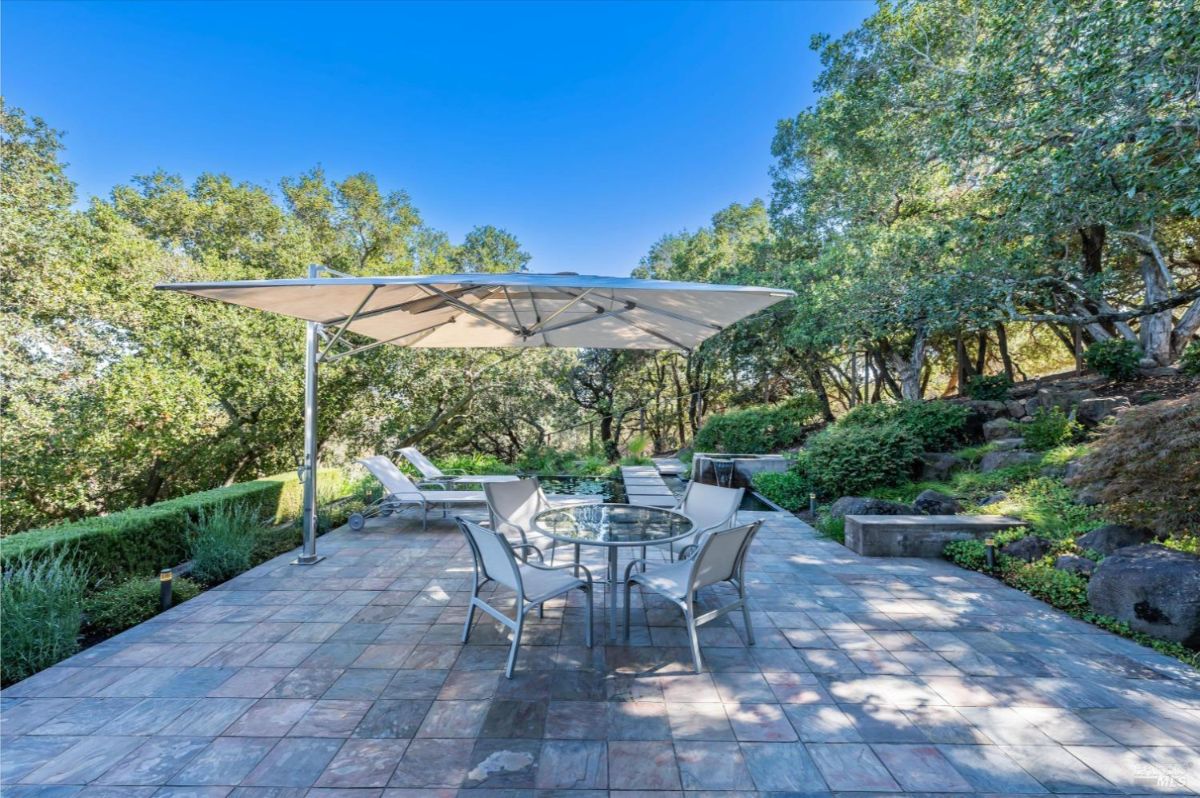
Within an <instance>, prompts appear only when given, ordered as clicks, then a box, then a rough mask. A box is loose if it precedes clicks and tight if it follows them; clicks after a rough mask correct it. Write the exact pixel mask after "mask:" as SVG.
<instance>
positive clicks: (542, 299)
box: [156, 266, 793, 565]
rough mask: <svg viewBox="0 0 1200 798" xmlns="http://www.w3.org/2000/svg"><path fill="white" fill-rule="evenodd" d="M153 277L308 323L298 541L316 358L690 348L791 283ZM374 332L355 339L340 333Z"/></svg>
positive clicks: (309, 482)
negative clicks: (381, 349)
mask: <svg viewBox="0 0 1200 798" xmlns="http://www.w3.org/2000/svg"><path fill="white" fill-rule="evenodd" d="M156 288H159V289H162V290H166V291H181V292H183V293H188V294H194V295H196V296H200V297H205V298H207V299H217V300H221V301H223V302H228V303H230V304H234V305H244V306H246V307H251V308H256V309H258V310H265V311H268V312H271V313H278V314H280V315H283V316H291V317H293V318H297V319H304V320H305V321H306V322H308V329H307V334H306V339H305V341H306V347H305V363H304V463H303V466H302V469H301V472H302V474H303V478H304V509H303V517H304V549H303V551H302V553H301V555H300V557H299V559H298V560H297V561H296V562H297V563H298V564H301V565H311V564H313V563H315V562H317V561H319V560H320V559H321V558H320V557H318V556H317V544H316V517H317V507H316V495H317V468H316V449H317V366H318V364H320V363H323V362H331V361H334V360H337V359H339V358H343V357H348V356H350V355H353V354H357V353H359V352H363V351H366V350H367V349H372V348H374V347H376V346H381V345H383V344H391V345H393V346H414V347H428V348H494V347H546V346H553V347H568V348H587V349H675V350H679V351H684V352H687V351H691V350H692V349H694V348H695V347H696V346H697V345H699V344H700V343H701V342H702V341H703V340H704V339H706V338H708V337H709V336H712V335H714V334H716V333H718V332H720V331H721V330H723V329H724V328H726V327H728V326H729V325H731V324H733V323H735V322H737V321H739V320H740V319H743V318H745V317H746V316H749V315H750V314H752V313H756V312H757V311H759V310H762V309H763V308H765V307H768V306H770V305H773V304H775V303H776V302H779V301H780V300H782V299H786V298H788V297H790V296H793V293H792V292H791V291H786V290H782V289H777V288H755V287H751V286H742V285H711V284H708V283H676V282H665V281H661V280H636V279H632V278H621V277H588V276H581V275H576V274H526V273H521V274H445V275H419V276H413V277H354V276H351V275H345V274H342V273H340V272H335V271H333V270H332V269H328V268H326V267H324V266H310V267H309V276H308V277H306V278H300V279H290V280H242V281H236V282H221V283H167V284H163V285H158V286H156ZM347 332H350V333H354V334H355V335H356V336H361V337H362V338H367V339H371V340H370V342H369V343H357V344H354V343H351V342H350V341H348V340H347V339H346V337H345V335H346V333H347Z"/></svg>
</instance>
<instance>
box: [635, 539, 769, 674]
mask: <svg viewBox="0 0 1200 798" xmlns="http://www.w3.org/2000/svg"><path fill="white" fill-rule="evenodd" d="M761 525H762V522H761V521H755V522H754V523H753V524H747V525H746V526H739V527H734V528H733V529H722V530H718V531H715V532H709V533H708V534H707V535H705V536H704V537H703V538H701V539H700V542H699V543H698V544H693V545H691V546H686V547H684V548H683V549H682V550H681V551H680V552H679V556H680V559H679V560H678V561H677V562H673V563H670V564H667V565H660V566H657V567H651V568H649V569H648V570H644V571H642V572H641V573H634V570H635V569H636V568H637V567H638V566H639V565H642V566H643V567H644V561H642V560H634V561H633V562H631V563H629V565H628V566H627V567H626V568H625V639H626V640H628V639H629V598H630V591H631V590H632V589H633V586H634V584H637V585H640V586H641V587H642V589H643V590H652V591H654V592H655V593H658V594H659V595H660V596H665V597H666V598H668V599H670V601H671V602H672V603H673V604H675V605H676V606H678V607H679V608H680V609H681V610H683V620H684V624H685V625H686V626H687V630H688V639H689V640H690V641H691V644H692V661H693V663H695V665H696V673H700V672H702V671H703V670H704V664H703V662H701V660H700V639H699V637H697V635H696V627H698V626H702V625H704V624H706V623H708V622H709V621H714V620H716V619H717V618H720V617H723V616H725V615H727V614H729V613H731V612H733V611H734V610H739V609H740V610H741V611H742V618H743V619H744V620H745V622H746V640H747V642H748V643H749V644H750V645H754V627H753V626H751V625H750V608H749V607H748V606H747V604H746V553H747V552H748V551H749V550H750V544H751V543H752V542H753V541H754V536H755V535H756V534H758V528H759V526H761ZM720 582H729V583H731V584H732V585H733V586H734V587H736V588H737V592H738V598H737V601H734V602H731V603H729V604H726V605H725V606H723V607H719V608H718V609H715V610H711V611H709V612H706V613H705V614H703V615H701V616H699V617H697V616H696V593H697V592H698V591H699V590H701V589H702V588H706V587H708V586H710V585H715V584H718V583H720Z"/></svg>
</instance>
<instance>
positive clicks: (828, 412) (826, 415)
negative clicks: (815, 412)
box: [804, 363, 834, 423]
mask: <svg viewBox="0 0 1200 798" xmlns="http://www.w3.org/2000/svg"><path fill="white" fill-rule="evenodd" d="M804 373H805V376H806V377H808V384H809V385H810V386H812V389H813V393H815V394H816V395H817V401H818V402H820V403H821V418H823V419H825V420H826V421H828V422H830V423H832V422H833V420H834V415H833V408H832V407H830V405H829V392H828V391H826V390H825V380H824V378H823V377H822V376H821V369H820V368H818V367H817V365H816V364H815V363H807V364H806V365H805V366H804Z"/></svg>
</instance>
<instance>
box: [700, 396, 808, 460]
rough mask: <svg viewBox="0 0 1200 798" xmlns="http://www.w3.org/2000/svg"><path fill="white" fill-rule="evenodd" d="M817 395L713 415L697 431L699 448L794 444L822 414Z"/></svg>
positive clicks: (763, 448) (740, 449)
mask: <svg viewBox="0 0 1200 798" xmlns="http://www.w3.org/2000/svg"><path fill="white" fill-rule="evenodd" d="M820 414H821V408H820V405H818V404H817V400H816V397H815V396H813V395H811V394H801V395H800V396H796V397H792V398H791V399H788V400H786V401H783V402H780V403H779V404H775V405H755V406H752V407H747V408H743V409H741V410H731V411H729V412H727V413H721V414H719V415H715V416H711V417H710V418H709V419H708V420H707V421H705V422H704V426H703V427H701V428H700V431H699V432H697V433H696V440H695V441H694V442H693V446H694V447H695V450H696V451H698V452H729V453H736V454H762V453H765V452H775V451H778V450H780V449H784V448H786V447H788V446H794V445H796V444H797V443H799V442H800V441H802V440H803V439H804V436H805V435H806V434H807V433H808V426H809V425H810V424H812V423H813V422H814V421H816V420H818V419H819V418H820Z"/></svg>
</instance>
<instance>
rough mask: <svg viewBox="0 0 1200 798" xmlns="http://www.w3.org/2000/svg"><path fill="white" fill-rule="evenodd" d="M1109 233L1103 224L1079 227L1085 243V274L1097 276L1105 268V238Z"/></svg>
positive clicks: (1080, 236)
mask: <svg viewBox="0 0 1200 798" xmlns="http://www.w3.org/2000/svg"><path fill="white" fill-rule="evenodd" d="M1107 234H1108V230H1107V228H1105V226H1104V225H1102V224H1092V225H1088V226H1087V227H1081V228H1079V240H1080V242H1081V243H1082V244H1083V276H1084V277H1085V278H1091V277H1096V276H1097V275H1099V274H1100V271H1101V269H1103V268H1104V260H1103V259H1104V238H1105V236H1106V235H1107Z"/></svg>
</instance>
